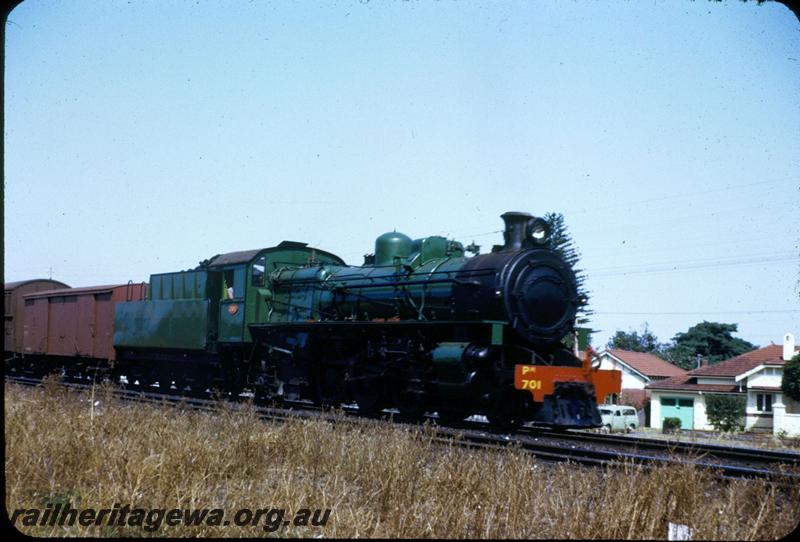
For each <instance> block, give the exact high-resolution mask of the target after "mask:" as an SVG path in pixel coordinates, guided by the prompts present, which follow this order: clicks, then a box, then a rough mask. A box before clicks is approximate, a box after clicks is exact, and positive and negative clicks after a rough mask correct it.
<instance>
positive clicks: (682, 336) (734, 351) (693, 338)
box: [664, 321, 756, 370]
mask: <svg viewBox="0 0 800 542" xmlns="http://www.w3.org/2000/svg"><path fill="white" fill-rule="evenodd" d="M737 329H738V326H737V325H736V324H720V323H717V322H706V321H703V322H701V323H699V324H697V325H694V326H692V327H690V328H689V330H688V331H686V332H685V333H678V334H676V335H675V336H674V337H673V338H672V344H671V345H670V346H669V347H667V348H666V349H665V350H664V355H665V357H666V358H667V360H668V361H670V362H672V363H674V364H675V365H677V366H679V367H682V368H684V369H687V370H691V369H694V368H695V367H696V364H697V361H696V358H697V354H700V355H702V356H703V358H704V359H705V360H706V361H708V363H709V364H714V363H718V362H720V361H723V360H726V359H730V358H733V357H736V356H738V355H740V354H744V353H745V352H749V351H751V350H753V349H755V348H756V347H755V345H753V344H751V343H749V342H747V341H745V340H744V339H739V338H738V337H733V336H731V333H735V332H736V331H737Z"/></svg>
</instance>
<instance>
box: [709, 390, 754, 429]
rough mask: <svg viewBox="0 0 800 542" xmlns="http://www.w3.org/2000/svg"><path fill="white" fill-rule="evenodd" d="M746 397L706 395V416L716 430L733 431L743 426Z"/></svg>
mask: <svg viewBox="0 0 800 542" xmlns="http://www.w3.org/2000/svg"><path fill="white" fill-rule="evenodd" d="M745 403H746V399H745V398H744V397H738V396H736V395H722V394H716V393H713V394H709V395H706V417H708V421H709V422H710V423H711V425H713V426H714V429H716V430H717V431H733V430H735V429H742V428H743V427H744V423H743V420H744V413H745Z"/></svg>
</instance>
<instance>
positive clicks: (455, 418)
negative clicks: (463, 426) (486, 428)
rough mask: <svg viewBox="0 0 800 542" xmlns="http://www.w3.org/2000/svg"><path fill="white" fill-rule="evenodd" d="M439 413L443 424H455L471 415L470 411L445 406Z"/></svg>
mask: <svg viewBox="0 0 800 542" xmlns="http://www.w3.org/2000/svg"><path fill="white" fill-rule="evenodd" d="M438 414H439V422H440V423H441V424H442V425H454V424H457V423H460V422H463V421H464V419H465V418H466V417H468V416H469V413H468V412H464V411H463V410H458V409H454V408H445V407H442V408H440V409H439V411H438Z"/></svg>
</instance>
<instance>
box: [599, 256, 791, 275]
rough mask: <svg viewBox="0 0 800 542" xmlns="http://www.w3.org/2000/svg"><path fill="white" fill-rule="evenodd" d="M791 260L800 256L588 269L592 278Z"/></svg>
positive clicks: (787, 261)
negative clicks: (639, 267) (647, 267)
mask: <svg viewBox="0 0 800 542" xmlns="http://www.w3.org/2000/svg"><path fill="white" fill-rule="evenodd" d="M790 262H800V258H798V257H797V256H782V257H776V258H748V259H740V260H733V261H727V262H725V261H723V262H715V263H697V264H690V265H673V264H661V265H664V266H665V267H661V268H655V269H631V270H628V271H613V272H608V273H603V272H601V273H592V272H591V270H587V271H586V273H587V275H589V276H590V278H598V277H613V276H619V275H641V274H647V273H671V272H674V271H686V270H690V269H717V268H720V267H736V266H740V265H754V264H769V263H790Z"/></svg>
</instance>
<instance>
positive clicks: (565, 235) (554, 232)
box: [544, 213, 593, 325]
mask: <svg viewBox="0 0 800 542" xmlns="http://www.w3.org/2000/svg"><path fill="white" fill-rule="evenodd" d="M544 220H545V222H547V225H548V226H549V227H550V246H551V247H552V248H553V249H554V250H555V251H557V252H558V253H560V254H561V256H562V257H563V258H564V260H566V261H567V263H568V264H569V265H570V267H571V268H572V270H573V271H574V272H575V279H576V281H577V285H578V299H579V301H578V313H577V319H576V322H577V323H578V325H582V324H586V323H587V322H589V316H591V315H592V314H593V311H591V310H590V309H589V308H588V307H589V292H588V291H587V290H586V274H585V272H584V270H583V269H577V267H576V266H577V265H578V261H579V260H580V259H581V255H580V252H578V249H577V248H575V243H574V242H573V241H572V236H570V234H569V231H567V226H566V224H565V223H564V215H562V214H561V213H547V214H545V215H544Z"/></svg>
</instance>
